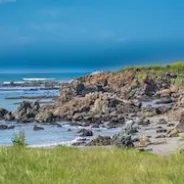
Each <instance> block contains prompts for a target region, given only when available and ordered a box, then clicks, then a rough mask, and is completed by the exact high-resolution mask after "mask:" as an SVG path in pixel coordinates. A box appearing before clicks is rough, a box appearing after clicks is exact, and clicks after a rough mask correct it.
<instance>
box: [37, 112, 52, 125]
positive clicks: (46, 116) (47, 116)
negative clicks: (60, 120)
mask: <svg viewBox="0 0 184 184" xmlns="http://www.w3.org/2000/svg"><path fill="white" fill-rule="evenodd" d="M35 121H36V122H38V123H53V122H55V121H56V117H55V116H54V115H53V113H52V112H50V111H47V110H41V111H40V112H39V113H38V114H37V115H36V117H35Z"/></svg>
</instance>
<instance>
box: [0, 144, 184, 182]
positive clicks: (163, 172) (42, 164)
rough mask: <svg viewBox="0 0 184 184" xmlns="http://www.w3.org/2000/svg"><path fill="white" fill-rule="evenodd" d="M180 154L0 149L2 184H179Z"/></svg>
mask: <svg viewBox="0 0 184 184" xmlns="http://www.w3.org/2000/svg"><path fill="white" fill-rule="evenodd" d="M183 181H184V154H177V155H173V156H169V157H161V156H156V155H152V154H148V153H141V152H138V151H134V150H130V151H125V150H124V151H123V150H121V149H117V148H112V149H107V148H94V149H93V148H89V149H84V150H79V149H74V148H65V147H60V148H55V149H50V150H49V149H28V148H18V147H12V148H1V149H0V183H2V184H183Z"/></svg>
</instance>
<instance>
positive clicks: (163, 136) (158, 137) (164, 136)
mask: <svg viewBox="0 0 184 184" xmlns="http://www.w3.org/2000/svg"><path fill="white" fill-rule="evenodd" d="M166 137H167V135H158V136H156V137H155V138H156V139H161V138H166Z"/></svg>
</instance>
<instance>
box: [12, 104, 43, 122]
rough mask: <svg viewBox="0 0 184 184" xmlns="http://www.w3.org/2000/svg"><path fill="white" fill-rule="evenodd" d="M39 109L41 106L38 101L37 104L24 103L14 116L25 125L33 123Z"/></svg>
mask: <svg viewBox="0 0 184 184" xmlns="http://www.w3.org/2000/svg"><path fill="white" fill-rule="evenodd" d="M39 109H40V105H39V103H38V101H36V102H28V101H23V102H22V103H21V104H20V106H19V107H18V108H17V110H16V111H15V112H14V114H13V115H14V117H15V119H16V120H17V121H19V122H23V123H28V122H33V121H34V118H35V116H36V114H37V113H38V111H39Z"/></svg>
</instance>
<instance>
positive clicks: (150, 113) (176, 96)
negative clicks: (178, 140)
mask: <svg viewBox="0 0 184 184" xmlns="http://www.w3.org/2000/svg"><path fill="white" fill-rule="evenodd" d="M181 66H182V67H181ZM182 68H184V65H183V64H173V65H168V66H163V67H134V68H127V69H124V70H122V71H119V72H105V73H99V74H95V75H88V76H83V77H81V78H78V79H76V80H73V81H72V82H70V83H64V84H62V87H61V89H60V96H59V97H57V98H55V101H54V104H53V105H43V106H40V104H39V102H38V101H36V102H22V103H21V104H20V106H19V107H18V108H17V109H16V111H15V112H9V111H7V110H6V109H0V118H1V119H2V120H6V121H17V122H22V123H29V122H37V123H56V122H63V121H67V122H70V123H71V124H78V125H82V126H89V125H90V126H97V127H98V126H99V125H103V124H105V123H106V126H107V128H116V127H123V126H125V124H126V122H128V121H133V122H134V123H135V124H136V125H137V126H138V127H139V129H141V130H143V129H144V128H145V127H147V128H148V127H151V126H152V125H153V123H152V120H154V121H155V118H157V117H159V118H160V119H162V120H159V123H158V125H162V126H161V127H160V128H158V126H157V128H156V131H155V133H158V134H159V135H157V136H156V137H157V139H158V138H163V137H169V136H172V130H173V131H174V130H175V132H181V131H182V132H183V131H184V128H183V115H182V112H183V108H184V89H183V83H182V81H183V78H182V72H183V70H182ZM165 119H167V121H166V120H165ZM178 120H180V121H179V122H180V123H179V125H176V123H173V122H172V121H174V122H175V121H178ZM168 122H169V123H168ZM154 125H155V124H154ZM169 125H170V126H169ZM171 125H173V126H174V127H172V126H171ZM168 127H169V128H168ZM2 128H3V127H2ZM124 130H125V129H124ZM124 130H123V132H121V134H118V135H117V136H116V137H113V138H109V137H98V138H97V139H96V140H93V142H91V143H89V145H98V144H99V145H103V144H104V145H107V144H109V145H111V144H117V145H123V146H125V147H134V146H135V145H136V144H135V142H136V140H137V139H135V137H134V138H133V137H132V135H133V134H134V133H136V131H140V130H138V129H137V128H136V129H133V128H131V129H130V130H126V131H124ZM144 130H145V129H144ZM81 133H82V135H83V136H85V135H92V132H86V131H85V130H83V132H81ZM160 133H162V135H160ZM163 133H164V135H163ZM173 134H174V133H173ZM175 135H176V133H175ZM139 140H140V139H139ZM142 142H144V141H142Z"/></svg>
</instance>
